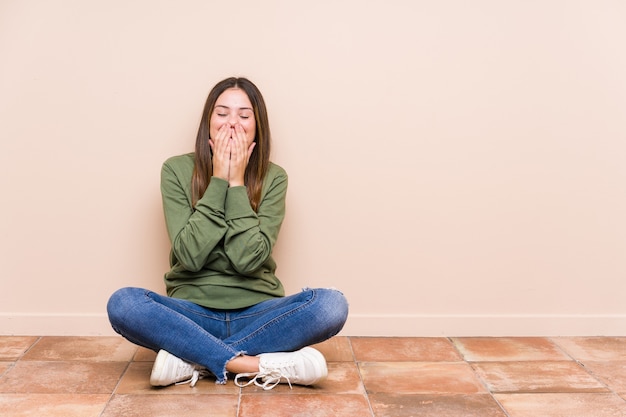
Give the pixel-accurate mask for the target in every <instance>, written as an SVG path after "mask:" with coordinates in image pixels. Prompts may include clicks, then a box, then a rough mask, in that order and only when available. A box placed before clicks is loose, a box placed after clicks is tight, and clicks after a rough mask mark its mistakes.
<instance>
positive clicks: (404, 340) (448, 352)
mask: <svg viewBox="0 0 626 417" xmlns="http://www.w3.org/2000/svg"><path fill="white" fill-rule="evenodd" d="M351 342H352V350H353V351H354V357H355V358H356V360H357V361H361V362H391V361H400V362H410V361H422V362H438V361H443V362H454V361H460V360H462V359H461V356H460V355H459V353H458V352H457V350H456V349H455V348H454V346H453V345H452V343H450V341H449V340H448V339H445V338H427V337H353V338H351Z"/></svg>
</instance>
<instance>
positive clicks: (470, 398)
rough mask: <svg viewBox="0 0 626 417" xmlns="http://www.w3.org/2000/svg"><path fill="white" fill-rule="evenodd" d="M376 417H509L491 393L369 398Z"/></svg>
mask: <svg viewBox="0 0 626 417" xmlns="http://www.w3.org/2000/svg"><path fill="white" fill-rule="evenodd" d="M369 398H370V403H371V404H372V409H373V410H374V415H375V416H376V417H459V416H463V417H506V415H505V414H504V412H503V411H502V408H500V406H499V405H498V403H497V402H496V401H495V400H494V399H493V397H492V396H491V395H488V394H474V395H424V394H420V395H399V394H373V395H370V396H369Z"/></svg>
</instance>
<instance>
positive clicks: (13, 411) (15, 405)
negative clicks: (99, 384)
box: [0, 394, 110, 417]
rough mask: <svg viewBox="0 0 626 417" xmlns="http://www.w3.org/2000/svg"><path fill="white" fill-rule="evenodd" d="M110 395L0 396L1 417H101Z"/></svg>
mask: <svg viewBox="0 0 626 417" xmlns="http://www.w3.org/2000/svg"><path fill="white" fill-rule="evenodd" d="M109 398H110V395H108V394H105V395H102V394H101V395H94V394H84V395H73V394H0V416H7V417H9V416H10V417H33V416H45V417H99V416H100V414H101V413H102V410H104V407H105V405H106V403H107V401H109Z"/></svg>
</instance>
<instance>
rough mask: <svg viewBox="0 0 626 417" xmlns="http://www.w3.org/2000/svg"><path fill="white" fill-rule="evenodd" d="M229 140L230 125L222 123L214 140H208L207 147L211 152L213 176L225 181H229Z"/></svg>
mask: <svg viewBox="0 0 626 417" xmlns="http://www.w3.org/2000/svg"><path fill="white" fill-rule="evenodd" d="M230 138H231V128H230V124H228V123H224V124H223V125H222V127H220V129H219V130H218V131H217V135H216V136H215V138H211V139H209V146H210V147H211V151H212V152H213V161H212V162H213V176H214V177H218V178H222V179H224V180H226V181H229V179H230V178H229V177H230V172H229V169H230V168H229V167H230V145H231V143H230Z"/></svg>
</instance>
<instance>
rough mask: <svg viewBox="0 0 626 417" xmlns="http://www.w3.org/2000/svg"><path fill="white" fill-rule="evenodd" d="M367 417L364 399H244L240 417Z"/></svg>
mask: <svg viewBox="0 0 626 417" xmlns="http://www.w3.org/2000/svg"><path fill="white" fill-rule="evenodd" d="M268 415H271V416H272V417H344V416H345V417H353V416H354V417H367V416H371V415H372V412H371V410H370V406H369V403H368V402H367V399H366V398H365V396H363V395H355V394H346V395H336V394H319V395H273V396H271V395H243V396H242V397H241V405H240V408H239V417H266V416H268Z"/></svg>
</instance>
